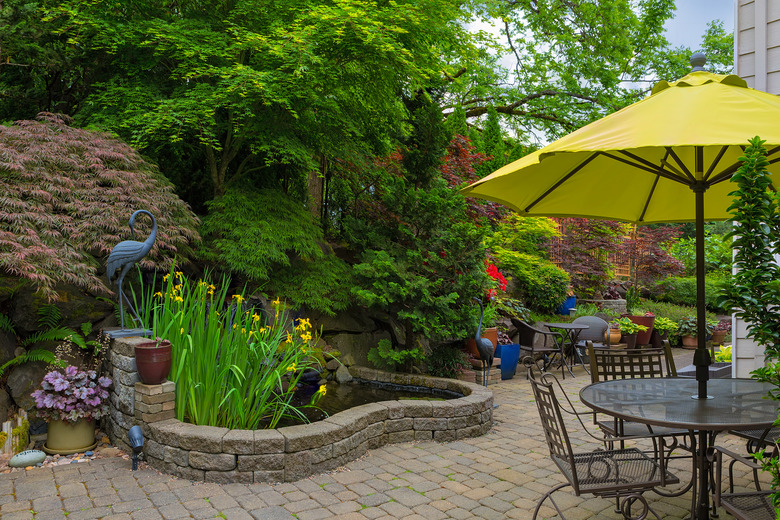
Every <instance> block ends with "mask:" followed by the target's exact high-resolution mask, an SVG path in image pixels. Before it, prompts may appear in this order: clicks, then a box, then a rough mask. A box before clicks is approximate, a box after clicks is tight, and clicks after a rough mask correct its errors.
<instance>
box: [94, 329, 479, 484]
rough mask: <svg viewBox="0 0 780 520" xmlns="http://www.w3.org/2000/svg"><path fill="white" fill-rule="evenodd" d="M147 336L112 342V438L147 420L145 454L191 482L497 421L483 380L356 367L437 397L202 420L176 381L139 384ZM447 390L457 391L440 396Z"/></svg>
mask: <svg viewBox="0 0 780 520" xmlns="http://www.w3.org/2000/svg"><path fill="white" fill-rule="evenodd" d="M138 341H142V339H141V338H117V339H115V340H114V341H113V343H112V346H111V354H110V356H109V360H110V363H111V369H112V373H113V375H114V378H113V379H114V388H113V389H112V395H111V402H112V409H111V415H110V420H109V421H108V423H109V424H108V425H107V430H108V433H109V437H110V438H111V441H112V442H113V443H114V444H115V445H119V446H123V447H128V446H127V431H128V430H129V429H130V427H132V426H133V425H135V424H140V425H141V427H142V429H143V432H144V436H145V439H146V440H145V444H144V458H145V460H146V461H147V462H148V463H149V464H150V465H151V466H152V467H154V468H156V469H158V470H160V471H163V472H166V473H169V474H173V475H177V476H180V477H184V478H188V479H192V480H205V481H210V482H220V483H227V482H242V483H252V482H278V481H287V482H291V481H295V480H299V479H301V478H305V477H307V476H309V475H313V474H317V473H322V472H325V471H329V470H332V469H335V468H337V467H339V466H342V465H343V464H345V463H347V462H349V461H350V460H354V459H356V458H358V457H360V456H362V455H363V454H365V453H366V451H367V450H369V449H372V448H378V447H380V446H383V445H385V444H388V443H397V442H408V441H414V440H435V441H442V442H446V441H454V440H458V439H463V438H467V437H474V436H478V435H482V434H484V433H487V432H488V431H489V430H490V428H491V426H492V424H493V393H492V392H491V391H490V390H489V389H487V388H485V387H483V386H479V385H476V384H473V383H467V382H464V381H457V380H452V379H443V378H434V377H427V376H420V375H414V374H396V373H388V372H382V371H379V370H374V369H368V368H363V367H350V372H351V374H352V376H353V377H355V378H358V379H361V380H364V381H368V382H378V383H389V384H392V385H406V386H413V387H423V388H427V389H431V392H434V395H437V397H436V398H435V399H401V400H389V401H387V400H386V401H379V402H374V403H369V404H361V405H358V406H356V407H354V408H350V409H348V410H345V411H341V412H337V413H334V414H332V415H331V416H330V417H328V418H325V419H323V420H320V421H317V422H314V423H311V424H302V425H294V426H284V427H280V428H276V429H265V430H230V429H227V428H220V427H214V426H196V425H193V424H188V423H184V422H181V421H178V420H176V419H174V418H173V416H174V413H173V407H172V406H171V405H172V403H173V400H174V397H175V390H174V385H173V384H172V383H170V382H167V383H163V384H162V385H154V386H149V385H143V384H141V383H137V380H138V379H137V374H136V372H135V368H134V364H133V362H132V361H133V359H132V352H133V346H134V344H135V343H136V342H138ZM361 393H365V392H362V391H359V392H357V394H361ZM453 393H456V394H460V395H462V397H454V395H452V394H453ZM444 395H450V396H452V397H454V398H452V399H442V400H439V398H438V397H439V396H444Z"/></svg>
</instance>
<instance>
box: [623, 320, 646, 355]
mask: <svg viewBox="0 0 780 520" xmlns="http://www.w3.org/2000/svg"><path fill="white" fill-rule="evenodd" d="M617 324H618V325H619V326H620V332H621V334H622V335H623V341H625V343H626V348H627V349H628V348H636V343H637V340H636V337H637V334H638V333H640V332H645V331H647V327H646V326H645V325H639V324H638V323H635V322H634V321H632V320H631V318H630V317H628V316H624V317H622V318H620V319H619V320H617Z"/></svg>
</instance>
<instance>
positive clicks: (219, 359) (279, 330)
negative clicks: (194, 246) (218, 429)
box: [144, 270, 324, 429]
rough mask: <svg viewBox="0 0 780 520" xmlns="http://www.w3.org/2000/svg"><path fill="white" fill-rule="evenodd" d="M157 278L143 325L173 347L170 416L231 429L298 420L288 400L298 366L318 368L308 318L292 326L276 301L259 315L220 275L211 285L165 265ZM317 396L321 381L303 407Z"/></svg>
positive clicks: (297, 377)
mask: <svg viewBox="0 0 780 520" xmlns="http://www.w3.org/2000/svg"><path fill="white" fill-rule="evenodd" d="M164 280H165V281H164V287H163V288H162V290H160V291H157V292H153V291H154V289H152V291H149V292H148V293H147V295H146V297H145V300H147V301H145V302H144V304H145V305H144V309H148V310H149V312H147V313H146V316H147V319H148V320H149V321H148V322H147V323H145V324H144V325H145V326H147V327H149V328H151V329H152V331H153V333H154V336H155V337H161V338H163V339H167V340H169V341H170V342H171V344H172V354H173V367H172V369H171V374H170V379H171V380H172V381H174V382H175V383H176V417H177V418H178V419H179V420H182V421H184V420H187V421H189V422H191V423H193V424H199V425H210V426H222V427H226V428H233V429H256V428H264V427H266V428H275V427H276V425H277V424H278V423H279V421H280V420H281V419H282V418H293V419H298V420H301V421H304V422H305V421H306V418H305V417H304V415H303V414H302V413H301V411H300V410H299V408H297V407H295V406H293V405H292V404H291V401H292V397H293V392H294V391H295V387H296V385H297V384H298V382H299V380H300V378H301V375H302V374H303V371H304V370H305V369H306V368H308V367H316V366H317V365H318V362H317V361H316V358H315V356H314V352H313V349H312V348H311V346H310V345H309V343H310V342H311V340H312V334H311V330H310V329H311V325H310V324H309V321H308V319H300V320H297V324H296V325H295V326H293V325H292V324H291V323H290V322H289V320H288V319H287V316H286V314H285V312H284V310H283V304H282V303H281V302H279V301H278V300H277V301H275V302H273V306H274V308H275V310H276V312H275V315H274V316H268V317H267V318H266V317H264V316H263V314H262V312H261V311H259V310H256V309H255V308H254V307H251V306H248V305H246V304H245V303H244V302H245V296H244V294H243V293H239V294H234V295H232V296H229V295H228V285H229V284H228V283H227V280H225V279H223V280H222V283H221V284H220V285H219V286H216V285H214V284H212V283H211V281H210V280H209V277H208V276H206V277H205V278H204V279H203V280H200V281H197V282H193V281H190V280H188V279H187V278H186V277H185V276H184V275H183V274H182V273H181V272H178V271H175V270H171V272H170V273H169V274H168V275H166V277H165V279H164ZM152 293H153V294H152ZM149 300H150V301H149ZM323 393H324V386H323V387H321V388H320V391H319V392H317V393H315V396H314V399H313V402H312V403H311V404H308V405H305V406H311V405H313V404H314V402H316V400H317V399H318V398H319V397H320V396H321V395H322V394H323Z"/></svg>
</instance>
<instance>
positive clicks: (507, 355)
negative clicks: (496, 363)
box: [500, 343, 520, 380]
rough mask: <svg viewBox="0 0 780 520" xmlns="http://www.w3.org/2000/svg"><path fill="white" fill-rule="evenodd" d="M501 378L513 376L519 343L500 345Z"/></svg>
mask: <svg viewBox="0 0 780 520" xmlns="http://www.w3.org/2000/svg"><path fill="white" fill-rule="evenodd" d="M500 357H501V379H502V380H505V379H512V378H513V377H515V370H517V362H518V361H519V360H520V345H519V344H518V343H510V344H509V345H501V356H500Z"/></svg>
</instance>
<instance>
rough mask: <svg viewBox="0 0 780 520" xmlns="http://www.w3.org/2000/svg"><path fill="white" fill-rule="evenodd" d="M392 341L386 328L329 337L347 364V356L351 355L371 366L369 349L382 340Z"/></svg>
mask: <svg viewBox="0 0 780 520" xmlns="http://www.w3.org/2000/svg"><path fill="white" fill-rule="evenodd" d="M383 339H387V340H390V341H392V338H391V337H390V333H389V332H388V331H386V330H378V331H374V332H370V333H364V334H346V333H342V334H336V335H334V336H331V337H329V338H327V341H328V344H329V345H330V346H331V347H333V348H334V349H336V350H338V351H339V352H341V353H342V356H341V358H340V359H341V362H342V363H344V364H345V365H347V366H350V363H347V356H349V355H351V356H352V359H353V362H352V363H351V364H357V365H362V366H369V361H368V351H369V350H371V349H372V348H374V347H376V346H377V345H378V344H379V341H380V340H383Z"/></svg>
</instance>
